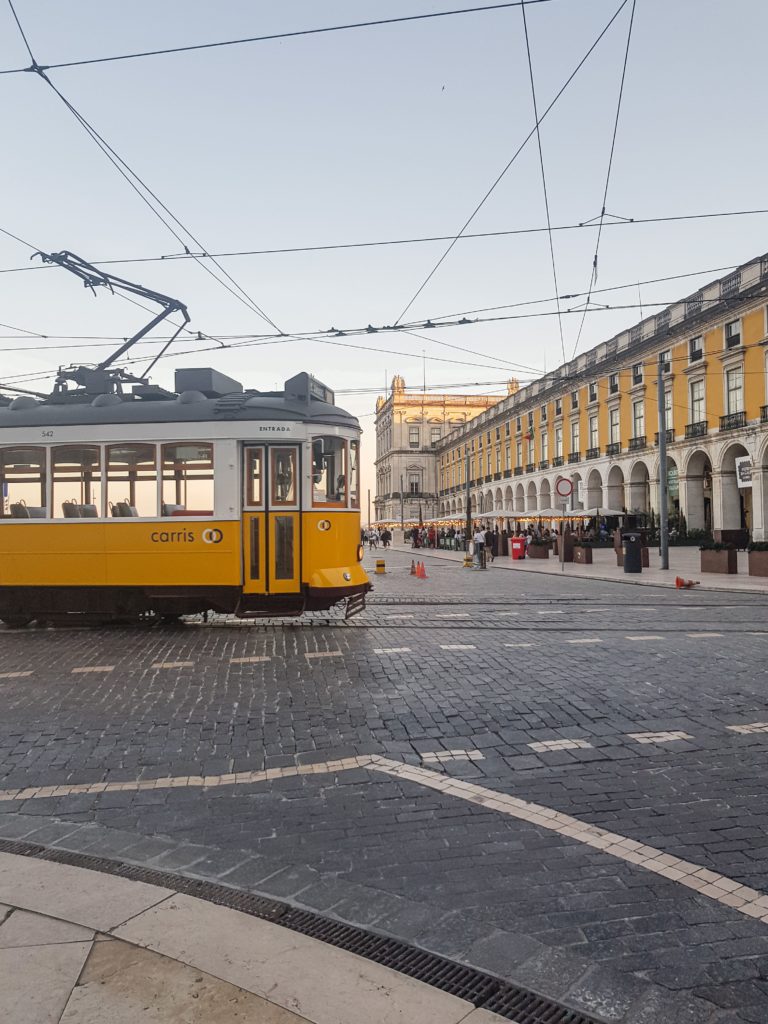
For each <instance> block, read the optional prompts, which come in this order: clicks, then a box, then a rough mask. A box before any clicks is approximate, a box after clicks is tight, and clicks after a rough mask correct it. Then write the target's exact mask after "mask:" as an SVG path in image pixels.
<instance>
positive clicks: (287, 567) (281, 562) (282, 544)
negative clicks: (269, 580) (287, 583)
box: [275, 516, 294, 580]
mask: <svg viewBox="0 0 768 1024" xmlns="http://www.w3.org/2000/svg"><path fill="white" fill-rule="evenodd" d="M293 562H294V557H293V517H292V516H275V579H276V580H292V579H293V575H294V572H293Z"/></svg>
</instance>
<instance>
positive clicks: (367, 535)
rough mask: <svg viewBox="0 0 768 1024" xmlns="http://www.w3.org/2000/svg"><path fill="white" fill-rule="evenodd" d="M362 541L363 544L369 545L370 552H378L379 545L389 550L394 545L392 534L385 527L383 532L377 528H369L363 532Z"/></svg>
mask: <svg viewBox="0 0 768 1024" xmlns="http://www.w3.org/2000/svg"><path fill="white" fill-rule="evenodd" d="M360 540H361V541H362V543H363V544H367V545H368V548H369V550H371V551H376V550H377V549H378V547H379V544H381V546H382V547H383V548H388V547H389V545H390V544H391V543H392V534H391V532H390V531H389V530H388V529H387V528H386V527H385V528H384V529H383V530H377V529H376V527H369V529H367V530H363V531H362V532H361V537H360Z"/></svg>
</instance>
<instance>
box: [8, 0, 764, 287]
mask: <svg viewBox="0 0 768 1024" xmlns="http://www.w3.org/2000/svg"><path fill="white" fill-rule="evenodd" d="M527 2H528V0H526V3H527ZM758 214H768V208H766V209H755V210H724V211H722V212H716V213H690V214H678V215H677V216H672V217H630V218H627V219H624V220H614V221H605V223H604V224H603V228H609V227H629V226H631V225H639V224H669V223H674V222H678V221H696V220H711V219H713V218H719V217H752V216H756V215H758ZM594 227H595V225H594V224H593V223H591V222H590V223H584V222H582V223H579V224H553V225H552V229H551V230H552V231H553V232H555V231H578V230H588V229H590V230H594ZM548 231H549V228H547V227H546V225H545V226H543V227H534V228H512V229H510V230H506V231H477V232H466V233H465V234H463V235H462V236H461V237H460V238H459V241H460V242H464V241H467V240H471V239H478V238H504V237H509V236H512V235H535V234H544V233H545V232H548ZM0 232H1V233H3V234H6V235H8V236H9V238H13V239H15V240H16V241H17V242H23V243H24V244H25V245H26V244H28V243H25V242H24V240H23V239H21V238H19V237H18V236H17V235H14V234H12V233H11V232H10V231H5V230H4V229H3V228H0ZM453 237H454V236H453V235H428V236H424V237H421V238H388V239H381V240H375V241H370V242H339V243H336V244H332V245H301V246H293V247H284V248H280V249H241V250H236V251H232V252H212V253H207V252H198V253H191V252H179V253H168V254H167V255H164V256H134V257H130V256H128V257H125V258H122V259H120V258H118V259H106V260H91V263H92V264H93V265H94V266H110V265H111V264H132V263H171V262H173V261H175V260H191V259H195V258H197V259H201V260H204V259H224V258H232V257H237V256H275V255H284V254H291V253H303V252H333V251H336V250H343V249H371V248H378V247H386V246H392V245H416V244H419V243H422V242H449V241H450V240H451V239H452V238H453ZM30 248H34V246H30ZM55 269H56V268H55V267H52V266H50V265H49V264H46V263H44V264H40V265H35V266H31V267H28V266H24V267H4V268H0V274H25V273H27V272H30V271H38V270H55ZM704 273H708V271H704ZM679 276H681V277H686V276H694V275H685V274H683V275H679ZM637 283H638V282H637V281H633V282H632V285H631V287H633V288H636V287H637ZM640 283H641V284H642V283H643V282H642V281H641V282H640ZM627 287H630V286H629V285H628V286H627ZM599 291H600V289H595V290H594V292H593V294H595V295H597V294H598V293H599ZM581 294H584V295H586V292H583V293H581Z"/></svg>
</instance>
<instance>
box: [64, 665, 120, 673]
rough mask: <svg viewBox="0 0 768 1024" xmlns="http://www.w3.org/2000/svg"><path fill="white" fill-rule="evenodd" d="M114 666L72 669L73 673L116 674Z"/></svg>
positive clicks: (89, 666)
mask: <svg viewBox="0 0 768 1024" xmlns="http://www.w3.org/2000/svg"><path fill="white" fill-rule="evenodd" d="M114 669H115V666H114V665H82V666H81V667H80V668H73V669H71V671H72V672H114Z"/></svg>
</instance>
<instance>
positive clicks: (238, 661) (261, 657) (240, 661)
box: [229, 654, 272, 665]
mask: <svg viewBox="0 0 768 1024" xmlns="http://www.w3.org/2000/svg"><path fill="white" fill-rule="evenodd" d="M271 660H272V659H271V658H270V657H269V656H268V655H266V654H253V655H251V656H250V657H248V658H230V659H229V664H230V665H248V664H250V663H251V662H253V661H271Z"/></svg>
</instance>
